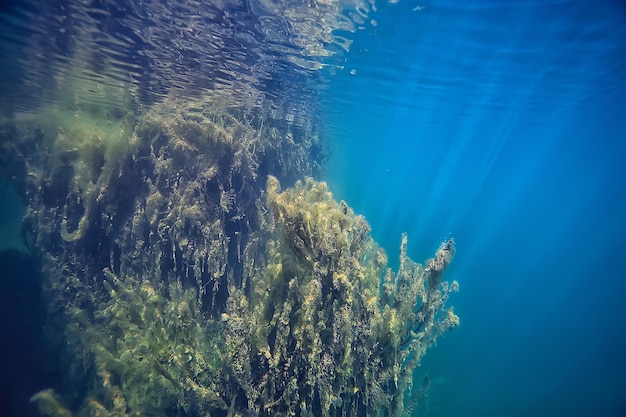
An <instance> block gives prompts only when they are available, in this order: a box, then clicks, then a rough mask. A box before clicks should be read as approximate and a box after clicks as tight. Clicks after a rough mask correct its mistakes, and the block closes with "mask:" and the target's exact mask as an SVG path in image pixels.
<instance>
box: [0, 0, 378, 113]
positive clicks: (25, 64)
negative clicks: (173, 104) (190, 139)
mask: <svg viewBox="0 0 626 417" xmlns="http://www.w3.org/2000/svg"><path fill="white" fill-rule="evenodd" d="M372 7H373V6H371V5H370V4H369V3H368V2H367V1H361V0H351V1H341V2H338V1H336V0H311V1H301V0H296V1H288V2H285V1H271V0H261V1H256V0H255V1H237V0H225V1H219V0H214V1H210V2H204V1H190V0H188V1H108V0H102V1H57V2H46V1H38V0H28V1H21V2H14V4H13V5H8V6H4V8H3V11H2V13H1V15H0V25H1V26H2V28H3V30H2V34H1V35H0V36H1V40H0V52H1V55H2V58H1V63H2V65H1V67H2V70H1V71H2V74H1V75H2V76H1V77H0V78H1V79H2V80H1V81H0V87H1V88H2V91H3V92H2V95H3V97H2V110H3V111H5V112H6V111H10V110H14V109H16V108H18V109H25V108H26V109H28V108H31V107H33V106H37V105H40V104H41V103H42V102H47V101H48V102H54V101H57V102H58V100H59V95H61V96H64V95H65V97H64V99H66V100H69V101H74V102H79V103H80V105H81V106H85V105H88V104H95V105H98V104H102V102H106V103H110V102H111V101H113V102H116V103H118V104H120V103H121V104H124V105H129V103H134V104H135V105H139V106H145V105H150V104H152V103H155V102H158V101H160V100H162V99H163V98H165V97H168V96H171V95H174V96H180V95H184V96H199V95H202V96H204V97H206V96H214V97H215V99H219V100H220V101H222V102H224V103H225V104H226V105H244V106H259V105H262V104H263V103H267V102H268V99H269V101H270V102H271V104H272V106H277V107H279V108H287V107H288V108H289V110H285V111H287V112H294V111H296V112H301V111H302V110H303V108H307V107H308V106H309V105H310V101H311V97H312V96H313V97H314V95H315V92H316V88H317V87H316V77H317V74H318V73H319V71H316V70H319V69H322V68H325V67H329V66H330V67H333V66H338V65H340V64H341V54H342V53H343V52H344V51H346V50H347V49H348V48H349V46H350V37H351V34H352V33H354V31H355V30H357V29H358V28H359V27H363V26H367V25H370V24H371V22H370V21H369V20H368V17H367V16H368V13H369V12H370V11H371V10H372Z"/></svg>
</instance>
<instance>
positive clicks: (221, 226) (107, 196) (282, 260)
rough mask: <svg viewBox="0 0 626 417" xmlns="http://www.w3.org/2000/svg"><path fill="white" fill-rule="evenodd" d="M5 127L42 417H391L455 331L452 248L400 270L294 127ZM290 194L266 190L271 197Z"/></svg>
mask: <svg viewBox="0 0 626 417" xmlns="http://www.w3.org/2000/svg"><path fill="white" fill-rule="evenodd" d="M99 117H100V118H98V117H95V116H94V117H91V116H89V115H85V114H80V115H77V114H73V115H70V114H65V112H64V111H59V110H58V109H57V110H54V111H47V112H46V111H42V112H40V114H38V115H37V117H33V118H32V119H29V120H27V121H24V120H20V121H16V120H10V121H7V122H5V123H4V127H3V128H2V135H3V138H2V141H1V143H2V147H3V149H2V151H3V152H2V153H3V155H6V161H3V162H5V163H6V165H7V166H8V167H9V170H10V172H11V173H12V176H13V180H14V184H15V186H16V188H17V189H19V190H20V191H21V193H22V195H23V198H24V200H25V202H26V203H27V205H28V213H27V216H26V219H25V230H26V235H27V236H28V239H29V242H30V244H31V249H32V251H33V252H34V253H36V255H37V257H38V258H39V260H40V262H41V265H42V273H43V277H44V278H43V284H42V298H43V300H44V305H45V308H46V311H47V326H48V328H49V329H50V331H48V334H49V335H50V336H49V337H48V340H47V343H48V344H49V348H50V349H51V350H53V351H55V352H59V368H60V369H61V370H62V373H63V375H64V381H65V382H64V384H63V386H60V387H56V390H55V391H52V390H46V391H42V392H39V393H37V394H35V395H34V396H33V401H34V402H36V403H37V404H38V405H39V408H40V411H41V412H42V413H43V414H45V415H51V416H53V415H57V416H59V415H63V416H69V415H97V416H107V415H115V416H124V415H137V416H139V415H141V416H170V415H171V416H174V415H187V416H196V415H198V416H200V415H213V416H223V417H226V416H228V417H231V416H234V415H263V416H274V415H284V416H316V417H317V416H357V415H358V416H363V415H367V416H374V415H376V416H378V415H380V416H395V415H402V414H403V413H405V412H409V411H410V410H412V407H414V406H415V403H416V402H417V401H418V400H419V398H420V397H421V396H422V395H423V389H424V387H416V388H414V387H413V385H412V382H411V381H412V373H413V370H414V369H415V367H416V366H417V365H418V364H419V362H420V359H421V358H422V356H423V355H424V353H425V351H426V349H427V348H428V347H429V346H430V345H432V344H433V343H434V341H435V339H436V338H437V337H438V336H440V335H441V334H442V333H444V332H445V331H447V330H448V329H450V328H452V327H455V326H456V325H458V323H459V319H458V317H457V316H456V315H455V314H454V312H453V310H452V309H446V307H445V303H446V301H447V299H448V296H449V294H450V293H451V292H453V291H456V290H457V288H458V285H457V284H456V282H454V283H452V284H448V283H446V282H443V281H442V273H443V270H444V269H445V268H446V267H447V265H448V264H449V262H450V261H451V259H452V256H453V254H454V242H453V241H449V242H445V243H443V244H442V245H441V247H440V248H439V250H438V251H437V254H436V257H435V258H434V259H433V260H431V261H429V262H428V263H427V264H426V267H425V268H424V267H422V266H421V265H419V264H416V263H414V262H413V261H411V260H410V259H409V258H408V257H407V254H406V253H407V252H406V245H407V239H406V236H404V237H403V239H402V244H401V251H400V268H399V270H398V272H393V271H391V269H389V268H388V267H387V256H386V254H385V253H384V251H383V250H382V249H381V248H379V247H378V246H377V245H376V244H375V242H374V241H373V240H372V238H371V236H370V227H369V225H368V224H367V222H366V221H365V219H364V218H363V217H362V216H358V215H355V214H354V212H353V211H352V210H351V209H350V208H349V207H348V205H347V204H346V203H345V202H336V201H335V200H334V199H333V197H332V194H331V193H330V192H329V191H328V189H327V186H326V184H325V183H323V182H318V181H315V180H313V179H311V177H312V176H316V175H319V171H320V169H321V167H320V163H319V161H320V160H321V159H322V158H320V155H322V153H323V152H322V149H321V148H320V146H319V141H318V140H317V138H316V135H315V132H313V131H312V129H310V128H307V127H306V126H299V127H294V126H289V125H285V124H282V123H278V122H277V121H276V120H273V119H272V118H271V117H269V116H268V115H262V114H247V113H245V112H241V111H239V112H238V111H234V110H228V111H218V110H216V109H215V108H213V107H211V106H210V105H208V104H206V103H195V104H189V103H187V104H185V105H184V106H174V105H170V107H165V106H163V107H161V108H160V110H153V111H151V112H150V113H149V114H146V115H143V116H141V117H138V116H135V115H134V114H132V113H131V112H108V113H106V117H104V116H102V115H99ZM281 183H282V184H284V185H287V186H288V187H287V188H286V189H285V191H283V192H281V190H280V187H281V186H280V184H281Z"/></svg>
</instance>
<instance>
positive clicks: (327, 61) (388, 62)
mask: <svg viewBox="0 0 626 417" xmlns="http://www.w3.org/2000/svg"><path fill="white" fill-rule="evenodd" d="M320 3H324V4H326V3H329V4H334V3H332V2H320ZM33 4H34V5H35V6H34V8H32V9H29V10H22V9H20V8H18V7H17V6H15V5H12V6H11V7H13V8H11V7H9V6H7V7H6V9H5V13H4V14H3V20H2V25H3V29H4V30H3V33H2V51H3V58H2V61H1V62H2V63H3V69H2V70H1V71H2V74H3V81H2V82H1V83H0V86H1V87H2V93H0V98H1V99H2V106H1V107H0V109H1V110H2V111H3V112H5V113H8V112H13V111H15V114H22V112H28V111H29V109H30V108H31V107H33V106H36V105H37V104H38V103H39V102H46V101H49V100H54V98H50V97H49V95H48V90H47V88H49V89H50V91H51V90H55V89H58V90H61V91H63V90H64V89H65V88H67V85H68V83H67V81H66V79H65V78H63V75H67V74H68V71H70V70H71V71H74V70H76V68H77V67H78V71H79V73H80V77H78V78H80V79H83V80H87V81H89V82H94V81H95V82H96V84H97V85H109V84H107V83H111V85H114V86H115V88H119V84H118V83H122V88H121V89H122V90H124V91H130V95H131V96H132V97H133V99H135V100H136V102H138V103H140V104H141V105H140V106H138V107H141V108H142V109H143V108H148V107H149V106H150V105H152V104H153V103H156V102H158V101H159V100H160V99H163V97H165V96H167V94H168V93H169V92H170V91H172V90H176V91H178V90H177V89H180V91H183V92H193V93H195V92H198V91H203V89H207V90H209V91H216V90H218V91H228V92H229V96H228V100H227V101H229V102H230V100H233V101H235V102H237V103H241V102H244V101H245V102H246V103H250V105H253V106H254V105H258V103H266V102H267V101H271V102H272V105H273V106H275V108H276V109H278V110H276V112H277V114H280V116H281V117H284V119H285V120H291V121H293V120H296V124H298V123H302V124H306V123H309V122H311V123H313V124H318V125H319V128H318V129H316V130H317V131H318V134H319V137H320V139H321V140H322V141H324V143H325V148H326V150H327V152H328V161H327V163H326V166H327V167H326V171H325V173H324V174H323V179H325V180H326V181H327V182H328V184H329V186H330V189H331V190H332V191H333V194H334V195H335V196H336V197H337V198H340V199H344V200H345V201H346V202H348V204H349V205H350V206H351V207H352V208H354V210H355V211H356V212H357V213H361V214H363V215H364V216H365V217H366V218H367V220H368V222H369V223H370V224H371V226H372V234H373V237H374V238H375V240H376V241H377V242H379V243H380V245H381V246H382V247H384V248H385V249H386V250H387V251H388V253H389V254H390V258H391V259H392V263H393V262H394V261H393V259H394V258H395V257H396V255H397V249H396V248H398V247H399V243H400V238H401V234H402V233H403V232H407V233H408V236H409V255H410V256H411V257H412V258H414V259H419V260H421V259H426V258H428V257H430V256H432V253H433V252H434V251H435V250H436V249H437V247H438V246H439V244H440V243H441V242H442V241H443V240H445V239H448V238H450V237H454V238H455V240H456V242H457V255H456V258H455V260H454V262H453V263H452V265H451V267H450V269H449V270H448V271H447V273H446V276H447V277H448V279H456V280H457V281H459V283H460V287H461V291H460V292H459V294H455V295H454V296H453V299H452V304H453V305H454V306H455V312H456V313H457V314H458V315H459V316H460V318H461V326H460V327H459V328H457V329H454V331H452V332H451V333H449V334H447V335H445V336H444V337H443V338H442V339H441V340H439V341H438V345H437V346H436V348H433V349H431V350H430V351H429V352H428V354H427V355H426V356H425V359H424V362H423V363H422V366H421V367H420V368H418V371H417V374H416V380H419V379H420V378H423V376H424V375H426V374H428V375H429V378H430V380H431V392H430V397H429V399H428V402H427V403H425V404H424V405H423V407H422V408H421V409H420V410H418V411H419V412H420V413H421V414H419V415H428V416H441V417H451V416H494V417H495V416H508V417H514V416H529V415H533V416H553V415H562V416H566V415H567V416H589V415H601V416H616V417H617V416H623V415H626V394H625V393H626V357H625V356H624V354H623V352H625V351H626V321H625V320H624V316H625V314H626V308H625V307H624V305H625V303H624V295H625V294H626V266H625V263H624V259H625V257H624V256H625V255H624V253H625V251H626V215H625V214H624V213H626V6H625V5H624V4H623V2H619V1H609V0H603V1H590V0H589V1H538V0H537V1H519V0H517V1H502V0H499V1H495V0H492V1H479V0H470V1H451V0H449V1H439V0H432V1H425V2H416V1H404V0H401V1H400V2H398V3H397V4H395V3H393V4H392V3H376V4H375V5H373V6H372V5H371V4H369V3H363V4H357V3H356V2H355V5H354V6H345V7H346V10H348V11H343V12H341V13H343V14H340V15H341V16H343V19H339V20H338V21H336V22H334V23H335V25H338V26H341V27H339V28H337V27H332V26H331V28H330V30H331V31H332V34H333V35H332V36H330V37H327V36H326V32H325V28H321V29H320V28H319V26H317V25H318V24H319V22H318V21H316V20H313V23H312V26H311V27H313V28H318V29H320V30H319V31H317V30H313V29H311V27H308V26H305V27H304V28H303V27H301V26H298V25H296V24H292V26H288V25H286V26H285V25H283V23H282V20H280V19H278V18H277V17H276V15H277V14H278V15H279V16H283V15H285V10H289V7H290V5H288V4H286V5H285V6H284V7H283V8H282V9H281V7H279V5H277V4H276V3H271V2H267V3H262V2H233V3H232V4H230V3H229V4H226V3H224V4H220V5H216V6H215V7H205V8H202V7H200V6H199V5H194V4H192V3H191V2H190V3H185V2H177V6H178V8H176V7H172V8H168V7H163V8H162V9H150V7H149V6H145V8H142V7H140V6H137V5H136V4H134V3H133V2H129V3H128V4H124V3H123V2H111V3H109V2H94V3H93V4H91V5H90V8H89V9H88V10H87V11H85V13H78V14H72V15H71V16H72V18H73V19H74V20H72V21H71V22H69V23H68V22H67V21H65V20H62V19H59V20H58V21H57V20H54V19H50V20H46V17H49V16H60V15H62V14H63V11H62V10H63V3H58V4H57V3H55V4H54V5H51V4H39V3H38V2H33ZM68 4H73V5H74V6H75V4H74V3H72V2H68ZM261 4H263V6H260V5H261ZM295 4H298V5H300V6H301V4H300V3H297V2H294V4H291V6H293V7H294V8H295V6H294V5H295ZM340 4H344V3H340ZM345 4H348V5H351V4H352V3H348V2H346V3H345ZM156 6H157V4H155V7H156ZM38 7H39V8H40V9H37V8H38ZM194 7H200V9H202V10H203V12H202V13H205V15H204V16H208V15H211V16H213V14H212V13H214V12H215V15H216V16H217V15H220V16H222V17H223V15H228V14H227V13H223V12H225V11H230V16H231V18H228V17H225V18H224V21H227V22H229V23H230V25H221V26H220V24H218V23H219V22H223V21H222V20H220V19H221V18H222V17H220V18H215V22H216V23H215V26H213V25H207V26H203V25H201V24H200V23H198V24H197V25H195V24H189V18H188V16H189V15H193V14H194V10H196V9H194ZM76 8H77V9H78V10H81V9H80V7H78V6H76ZM274 8H276V9H280V10H278V11H279V12H280V13H278V12H277V10H276V9H274ZM304 9H305V10H308V9H307V8H306V7H305V8H304ZM15 10H18V12H16V11H15ZM102 10H106V11H107V13H104V12H102ZM299 10H300V9H299ZM146 11H151V13H147V12H146ZM164 11H167V13H165V12H164ZM218 12H219V13H218ZM222 13H223V15H222ZM299 13H304V12H301V11H299V12H298V13H295V15H296V17H303V18H302V19H298V18H294V21H298V22H307V19H306V17H307V15H306V13H305V14H304V15H301V14H299ZM129 16H130V17H129ZM232 16H234V17H232ZM348 16H349V17H348ZM150 22H151V23H152V25H151V26H146V24H147V23H150ZM192 22H193V21H192ZM211 22H213V21H211ZM233 22H236V24H234V23H233ZM337 22H341V24H339V23H337ZM187 24H189V26H186V27H187V29H189V28H192V29H194V30H195V32H194V31H193V30H188V31H187V32H185V35H184V36H183V35H180V33H182V30H181V32H179V31H178V30H179V29H180V27H183V26H185V25H187ZM146 28H151V29H150V30H147V29H146ZM48 30H50V31H51V33H56V35H54V36H52V38H53V41H50V44H48V43H47V41H46V39H48V40H49V38H50V36H51V35H50V34H49V33H48ZM290 31H291V32H290ZM59 33H61V34H62V35H59ZM85 33H88V34H89V36H87V37H86V38H87V39H88V40H87V41H86V45H87V48H84V47H85V45H82V47H83V48H84V49H85V50H87V51H93V50H97V51H100V52H101V53H96V54H93V55H91V54H88V53H85V52H81V53H77V54H72V53H69V52H67V51H68V50H69V51H72V50H73V48H75V46H76V45H75V43H74V42H73V41H75V40H76V39H77V38H81V37H84V36H85ZM216 34H217V35H220V34H221V35H224V39H226V40H228V42H219V39H221V38H219V36H217V37H216ZM100 35H102V36H100ZM179 35H180V37H179ZM211 36H213V37H211ZM33 39H34V41H33ZM68 39H69V40H68ZM208 39H212V40H211V41H209V40H208ZM215 39H217V40H215ZM50 45H52V46H50ZM79 46H80V45H79ZM38 47H39V48H40V49H38ZM98 48H101V49H98ZM318 48H321V51H322V52H324V51H326V50H328V51H331V52H333V53H334V55H332V56H327V54H325V53H315V51H319V49H318ZM325 48H326V49H325ZM33 50H38V51H39V53H38V54H33V55H32V56H29V55H28V54H29V52H30V51H33ZM42 51H43V52H42ZM84 56H89V57H90V58H89V60H83V59H82V57H84ZM94 56H95V58H94ZM13 58H15V59H13ZM77 62H78V63H84V62H88V64H85V66H84V68H83V67H82V65H76V63H77ZM224 62H227V63H228V65H225V66H224V65H223V63H224ZM29 63H30V64H32V66H31V67H29V68H26V70H25V69H24V66H25V65H26V64H29ZM51 63H54V65H50V64H51ZM49 66H52V67H54V68H55V71H56V73H54V74H55V75H56V77H55V76H52V75H51V74H50V73H48V68H49ZM101 68H107V71H110V72H111V74H112V75H111V74H109V75H110V77H106V78H105V77H102V79H101V76H102V71H103V70H101ZM51 72H54V71H51ZM54 74H53V75H54ZM59 74H60V75H61V76H59ZM129 74H130V76H129ZM51 80H53V81H54V82H52V81H51ZM129 80H130V81H129ZM100 83H102V84H100ZM115 91H117V90H115ZM91 93H93V100H94V102H98V100H100V99H102V97H101V94H100V92H99V91H96V92H94V91H91ZM113 96H114V98H113V99H112V100H113V101H115V102H117V101H124V100H125V99H124V98H123V97H121V95H118V94H117V93H116V94H113ZM55 97H56V96H55ZM110 99H111V97H107V98H106V100H110ZM81 100H84V101H83V102H91V98H90V96H89V95H87V96H85V97H82V98H81ZM16 109H17V110H16ZM138 112H139V110H138ZM3 116H6V114H3ZM298 121H305V122H306V123H305V122H298ZM7 190H9V189H7ZM2 195H3V196H4V195H7V196H9V197H7V198H6V199H5V200H3V201H2V204H4V207H6V208H3V210H2V211H1V213H9V214H7V216H8V217H11V218H12V222H5V221H3V222H2V223H1V224H2V227H3V228H2V233H3V235H4V236H3V241H4V242H8V241H9V234H10V239H11V240H13V239H14V238H15V234H16V232H15V229H16V228H15V224H16V222H18V221H19V217H20V215H21V214H20V213H19V210H20V209H21V207H19V205H18V204H14V202H13V196H12V192H11V190H9V191H7V192H6V193H3V194H2ZM9 223H10V224H9ZM5 225H6V226H5ZM13 246H18V245H17V244H16V245H13ZM0 248H2V249H4V248H5V245H0ZM20 249H21V250H23V247H20ZM26 262H27V263H28V261H26ZM9 264H10V265H9ZM6 265H7V266H6V269H5V270H4V271H5V272H3V274H4V275H2V276H3V277H7V276H9V272H6V271H9V270H11V271H14V270H15V266H14V265H13V264H12V263H10V262H9V261H6ZM11 273H13V275H15V274H16V273H15V272H11ZM1 288H2V291H3V292H4V293H3V294H2V299H3V300H9V299H13V297H12V296H11V294H9V291H16V292H18V291H21V292H20V294H24V291H26V290H29V289H32V283H31V282H30V281H29V282H28V283H27V285H26V284H25V286H24V287H20V288H19V289H16V288H15V287H14V286H12V285H9V284H6V285H3V286H2V287H1ZM5 288H6V290H5ZM33 294H34V293H31V295H30V296H29V297H26V296H25V298H24V299H26V300H30V301H29V302H37V300H38V297H39V295H38V294H34V295H33ZM38 311H39V310H38V309H37V312H38ZM6 314H10V313H6ZM34 314H35V313H33V315H34ZM37 314H39V313H37ZM25 317H30V316H29V315H28V314H26V315H25ZM11 329H13V328H11ZM26 333H27V332H26V331H25V334H26ZM30 338H31V335H30V333H28V334H27V335H26V336H25V337H23V338H22V340H26V341H27V342H28V341H29V340H30ZM20 343H21V342H20ZM25 343H26V342H25ZM32 344H33V343H32V342H30V345H29V346H30V347H27V348H23V347H21V345H19V346H18V347H19V350H20V352H27V353H28V354H32V355H38V354H39V353H31V351H30V349H31V348H32ZM5 350H8V351H10V352H11V354H15V351H16V349H15V348H9V347H5ZM21 360H24V361H28V358H27V357H26V359H25V358H22V359H21ZM4 369H7V370H6V371H5V375H3V376H2V383H3V385H2V387H3V389H4V390H5V392H8V391H9V388H6V387H9V386H10V385H11V381H17V379H15V378H16V377H15V376H14V375H15V374H14V372H15V370H14V368H11V369H10V372H11V373H10V372H9V367H8V366H5V368H3V370H4ZM23 369H24V370H25V372H24V374H22V375H21V376H20V378H19V381H20V384H23V386H24V387H25V388H24V390H25V391H24V393H23V396H24V398H25V399H28V398H29V396H30V395H32V391H34V390H37V389H41V388H44V387H45V386H42V382H40V381H41V380H42V379H45V378H46V377H48V378H50V379H53V378H54V376H53V375H52V376H51V375H44V376H43V377H42V376H41V375H40V374H37V375H36V376H33V378H32V380H33V381H36V382H34V383H29V378H28V375H26V374H33V375H35V373H36V371H35V370H33V369H32V368H31V367H29V366H26V365H24V368H23ZM9 375H11V376H9ZM23 381H26V382H23ZM29 384H30V385H29ZM33 385H35V389H33ZM19 386H20V387H22V385H19ZM28 390H31V391H28ZM26 391H28V392H26ZM7 403H8V400H7ZM3 404H4V397H3ZM0 414H1V413H0ZM415 417H417V413H416V415H415Z"/></svg>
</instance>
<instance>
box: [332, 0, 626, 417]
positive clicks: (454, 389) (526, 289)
mask: <svg viewBox="0 0 626 417" xmlns="http://www.w3.org/2000/svg"><path fill="white" fill-rule="evenodd" d="M423 6H424V8H423V9H422V10H420V11H418V12H412V11H411V9H412V7H413V5H412V4H402V3H400V4H397V5H389V6H385V7H381V10H380V12H379V14H378V15H377V21H378V23H379V25H378V26H377V28H376V29H375V30H372V31H369V32H367V33H362V34H359V36H357V39H356V40H355V41H354V44H353V45H352V50H351V53H350V54H349V56H348V60H347V62H346V68H349V69H351V70H353V71H354V72H355V73H354V75H351V74H350V73H346V72H342V73H340V74H338V76H337V77H335V78H334V79H332V80H331V86H332V87H331V88H329V93H328V95H329V98H328V99H327V102H326V107H327V111H328V112H329V113H330V114H331V116H330V117H331V119H332V122H331V125H332V126H333V127H332V130H333V132H332V137H333V140H334V141H335V145H336V147H335V148H334V153H332V156H331V161H332V162H331V163H330V164H329V167H330V168H329V182H330V184H331V187H332V188H333V189H334V190H335V193H336V194H337V195H338V196H340V197H341V198H344V199H346V200H347V201H349V202H350V204H351V205H353V207H354V208H355V210H356V211H357V212H360V213H364V214H365V215H366V217H367V219H368V221H370V222H371V224H372V229H373V234H374V236H375V238H376V239H378V240H379V241H380V242H382V243H383V245H384V246H385V247H387V248H393V247H394V245H397V242H398V239H399V236H400V234H401V233H402V232H404V231H406V232H408V234H409V252H410V253H411V254H412V255H413V256H414V257H416V258H419V259H421V258H423V257H425V256H427V255H428V253H430V252H431V251H432V250H433V249H434V248H435V246H436V242H439V241H441V240H443V239H446V238H447V237H449V236H454V237H455V239H456V240H457V244H458V252H457V257H456V259H455V262H454V264H453V265H452V266H451V270H450V273H449V274H450V275H449V276H454V278H455V279H458V280H459V281H460V284H461V292H460V294H458V295H457V296H456V297H455V299H454V305H455V307H456V308H458V311H459V315H460V317H461V322H462V323H461V327H460V328H459V329H457V330H455V331H454V332H453V333H451V334H449V335H447V336H446V337H445V338H444V339H443V340H442V341H440V342H439V346H438V347H437V348H435V349H433V350H432V351H431V352H430V353H429V355H427V357H426V359H425V363H424V368H425V370H426V369H427V370H429V371H431V376H433V378H434V380H435V381H436V380H437V379H436V378H437V377H439V378H440V379H439V384H438V385H436V386H435V388H433V393H432V397H431V411H432V415H437V416H479V415H480V416H528V415H536V416H548V415H568V416H587V415H605V416H609V415H610V416H619V415H624V413H626V395H625V394H624V392H625V391H624V388H625V387H626V379H625V378H626V377H625V375H626V374H625V372H626V359H625V358H624V357H623V355H622V354H621V352H623V351H624V348H625V347H626V324H625V322H624V320H622V318H621V317H623V314H624V300H623V295H624V293H625V290H626V284H625V281H624V278H626V267H625V266H624V250H625V249H626V237H625V236H626V216H625V215H624V213H626V171H625V167H626V122H625V120H626V29H625V28H626V24H625V20H626V8H625V7H624V5H623V4H620V3H619V2H609V1H604V2H591V1H588V2H541V1H537V2H533V1H514V2H498V1H469V2H451V1H450V2H447V1H434V2H427V3H423ZM338 109H339V110H338ZM455 311H456V310H455Z"/></svg>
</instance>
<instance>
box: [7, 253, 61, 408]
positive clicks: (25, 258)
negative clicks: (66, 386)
mask: <svg viewBox="0 0 626 417" xmlns="http://www.w3.org/2000/svg"><path fill="white" fill-rule="evenodd" d="M40 283H41V276H40V273H39V270H38V268H37V266H36V263H35V261H34V260H33V258H32V257H31V256H29V255H26V254H23V253H22V252H19V251H17V250H14V249H9V250H5V251H1V252H0V339H1V340H2V343H0V415H1V416H6V417H13V416H15V417H17V416H19V417H24V416H25V417H30V416H33V417H35V416H39V413H38V412H37V408H36V407H35V405H34V404H31V403H30V402H29V399H30V397H31V396H32V395H33V394H34V393H36V392H38V391H40V390H42V389H46V388H52V387H55V386H56V385H58V383H57V381H58V378H57V375H56V374H55V372H56V369H55V368H56V367H55V366H54V363H53V361H52V358H49V357H47V356H46V351H45V349H44V346H43V343H42V328H43V319H44V311H43V308H42V304H41V288H40Z"/></svg>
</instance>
